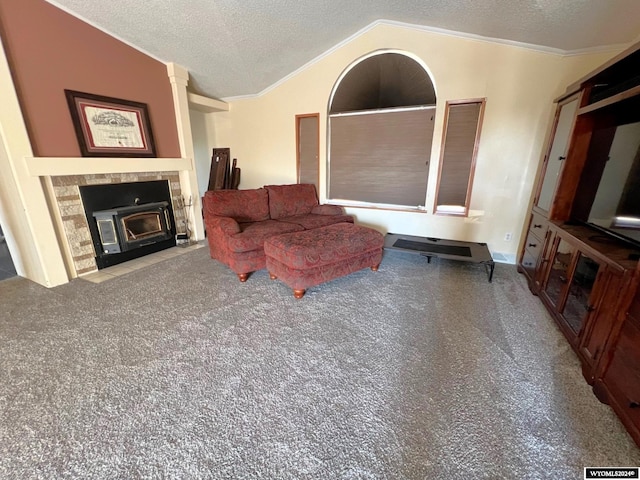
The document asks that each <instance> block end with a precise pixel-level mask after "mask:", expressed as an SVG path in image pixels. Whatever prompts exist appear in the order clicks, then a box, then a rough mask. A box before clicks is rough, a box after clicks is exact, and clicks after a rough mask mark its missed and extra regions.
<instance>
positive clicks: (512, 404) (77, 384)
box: [0, 248, 640, 479]
mask: <svg viewBox="0 0 640 480" xmlns="http://www.w3.org/2000/svg"><path fill="white" fill-rule="evenodd" d="M0 301H1V311H0V478H2V479H36V478H38V479H59V478H65V479H66V478H69V479H72V478H73V479H76V478H78V479H116V478H117V479H137V478H162V479H187V478H198V479H199V478H234V479H245V478H246V479H249V478H251V479H253V478H263V479H424V478H492V479H493V478H509V479H512V478H567V479H569V478H576V479H579V478H583V470H582V469H583V467H584V466H595V465H600V466H637V465H640V450H639V449H638V448H637V447H636V446H635V445H634V444H633V442H632V441H631V439H630V437H629V436H628V435H627V433H626V432H625V430H624V428H623V427H622V425H621V424H620V422H619V421H618V419H617V418H616V417H615V415H614V414H613V412H612V411H611V409H610V408H609V407H607V406H606V405H602V404H600V403H599V402H598V401H597V400H596V398H595V397H594V396H593V395H592V393H591V391H590V388H589V386H588V385H587V384H586V383H585V382H584V381H583V379H582V376H581V374H580V367H579V363H578V360H577V358H576V356H575V355H574V353H573V352H572V351H571V349H570V348H569V346H568V344H567V342H566V341H565V340H564V338H563V337H562V336H561V334H560V333H559V331H558V330H557V328H556V327H555V325H554V323H553V321H552V320H551V318H550V317H549V316H548V315H547V313H546V312H545V310H544V309H543V307H542V305H541V304H540V302H539V300H538V299H537V298H535V297H533V296H532V295H530V294H529V292H528V290H527V288H526V284H525V281H524V278H523V277H522V276H521V275H518V274H517V273H516V271H515V267H514V266H510V265H497V266H496V273H495V275H494V281H493V283H491V284H490V283H488V282H487V278H486V274H485V272H484V270H483V269H482V268H481V267H479V266H473V265H469V264H464V263H457V262H451V261H449V262H447V261H444V260H438V259H434V260H433V261H432V263H431V264H428V263H427V261H426V259H424V258H422V257H419V256H415V255H410V254H403V253H401V252H387V253H386V254H385V257H384V259H383V261H382V264H381V266H380V271H378V272H372V271H370V270H362V271H360V272H357V273H354V274H352V275H349V276H348V277H345V278H341V279H338V280H334V281H332V282H329V283H326V284H324V285H321V286H318V287H315V288H311V289H310V290H308V292H307V294H306V295H305V296H304V298H303V299H301V300H295V299H294V298H293V295H292V293H291V291H290V290H289V289H288V288H287V287H286V286H284V285H283V284H281V283H279V282H278V281H271V280H269V277H268V274H267V273H266V271H260V272H257V273H255V274H254V275H252V276H251V277H250V278H249V280H248V281H247V283H246V284H241V283H239V282H238V280H237V277H236V276H235V274H233V273H232V272H231V271H230V270H228V269H227V268H226V267H224V266H222V265H220V264H218V263H217V262H215V261H213V260H211V259H209V257H208V252H207V249H205V248H202V249H198V250H194V251H193V252H190V253H186V254H184V255H181V256H178V257H175V258H172V259H169V260H165V261H163V262H161V263H158V264H155V265H153V266H150V267H146V268H144V269H142V270H139V271H136V272H134V273H130V274H127V275H124V276H122V277H119V278H116V279H114V280H110V281H107V282H105V283H102V284H98V285H96V284H91V283H89V282H86V281H84V280H74V281H73V282H71V283H70V284H68V285H64V286H62V287H57V288H54V289H50V290H47V289H45V288H43V287H40V286H38V285H35V284H33V283H31V282H29V281H27V280H24V279H22V278H13V279H9V280H5V281H3V282H0Z"/></svg>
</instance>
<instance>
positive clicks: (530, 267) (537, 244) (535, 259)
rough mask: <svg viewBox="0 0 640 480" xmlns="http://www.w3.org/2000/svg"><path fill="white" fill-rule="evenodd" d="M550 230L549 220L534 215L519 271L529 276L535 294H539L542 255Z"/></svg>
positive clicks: (530, 285)
mask: <svg viewBox="0 0 640 480" xmlns="http://www.w3.org/2000/svg"><path fill="white" fill-rule="evenodd" d="M548 230H549V227H548V224H547V220H546V219H545V218H544V217H543V216H542V215H539V214H537V213H533V214H532V215H531V219H530V222H529V231H528V233H527V239H526V242H525V244H524V250H523V252H522V256H521V259H520V263H519V270H520V272H522V273H524V274H525V275H526V276H527V279H528V280H529V287H530V288H531V291H533V292H537V291H538V289H539V285H540V283H539V279H540V275H539V272H540V269H541V267H542V266H543V265H542V254H543V252H544V249H545V245H546V242H547V233H548Z"/></svg>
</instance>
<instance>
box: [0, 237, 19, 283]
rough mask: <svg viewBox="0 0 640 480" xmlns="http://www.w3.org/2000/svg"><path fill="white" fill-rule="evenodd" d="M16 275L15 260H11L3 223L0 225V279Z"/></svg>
mask: <svg viewBox="0 0 640 480" xmlns="http://www.w3.org/2000/svg"><path fill="white" fill-rule="evenodd" d="M16 275H17V273H16V267H15V266H14V265H13V260H11V254H10V253H9V247H7V241H6V240H5V238H4V232H3V231H2V225H0V281H2V280H6V279H8V278H12V277H15V276H16Z"/></svg>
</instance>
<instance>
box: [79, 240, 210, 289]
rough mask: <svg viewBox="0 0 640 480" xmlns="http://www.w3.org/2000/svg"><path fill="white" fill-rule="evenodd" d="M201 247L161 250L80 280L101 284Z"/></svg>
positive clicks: (83, 276) (104, 269) (195, 244)
mask: <svg viewBox="0 0 640 480" xmlns="http://www.w3.org/2000/svg"><path fill="white" fill-rule="evenodd" d="M202 247H204V243H194V244H192V245H188V246H177V247H172V248H168V249H167V250H162V251H160V252H156V253H152V254H151V255H145V256H144V257H140V258H135V259H133V260H129V261H128V262H125V263H121V264H119V265H114V266H113V267H108V268H103V269H102V270H98V271H97V272H93V273H88V274H86V275H82V276H81V277H80V278H82V279H83V280H87V281H89V282H92V283H102V282H105V281H107V280H110V279H112V278H116V277H119V276H120V275H124V274H126V273H131V272H133V271H135V270H139V269H141V268H144V267H147V266H149V265H153V264H154V263H158V262H161V261H163V260H166V259H168V258H173V257H177V256H178V255H182V254H184V253H187V252H191V251H192V250H194V249H196V248H202Z"/></svg>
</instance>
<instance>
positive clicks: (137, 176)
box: [51, 171, 185, 275]
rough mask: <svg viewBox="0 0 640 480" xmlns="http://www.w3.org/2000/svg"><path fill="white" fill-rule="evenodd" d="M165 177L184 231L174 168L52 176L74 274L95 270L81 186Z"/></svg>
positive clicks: (178, 188) (177, 220) (178, 226)
mask: <svg viewBox="0 0 640 480" xmlns="http://www.w3.org/2000/svg"><path fill="white" fill-rule="evenodd" d="M153 180H166V181H168V182H169V190H170V192H171V201H172V204H173V212H174V217H175V222H176V228H177V231H178V233H184V231H185V229H184V227H185V216H184V209H183V208H182V202H183V198H182V188H181V186H180V176H179V172H177V171H164V172H130V173H99V174H84V175H60V176H53V177H51V183H52V187H53V196H54V197H55V203H56V206H57V207H58V210H59V212H60V218H61V221H62V225H63V228H64V235H65V237H66V242H67V246H68V249H69V252H70V257H71V262H72V264H73V265H72V267H73V268H74V269H75V273H76V275H83V274H87V273H91V272H95V271H97V270H98V266H97V264H96V261H95V257H96V252H95V250H94V247H93V241H92V239H91V232H90V231H89V225H88V224H87V218H86V215H85V211H84V206H83V204H82V198H81V197H80V190H79V188H78V187H79V186H80V185H98V184H113V183H127V182H147V181H153Z"/></svg>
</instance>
